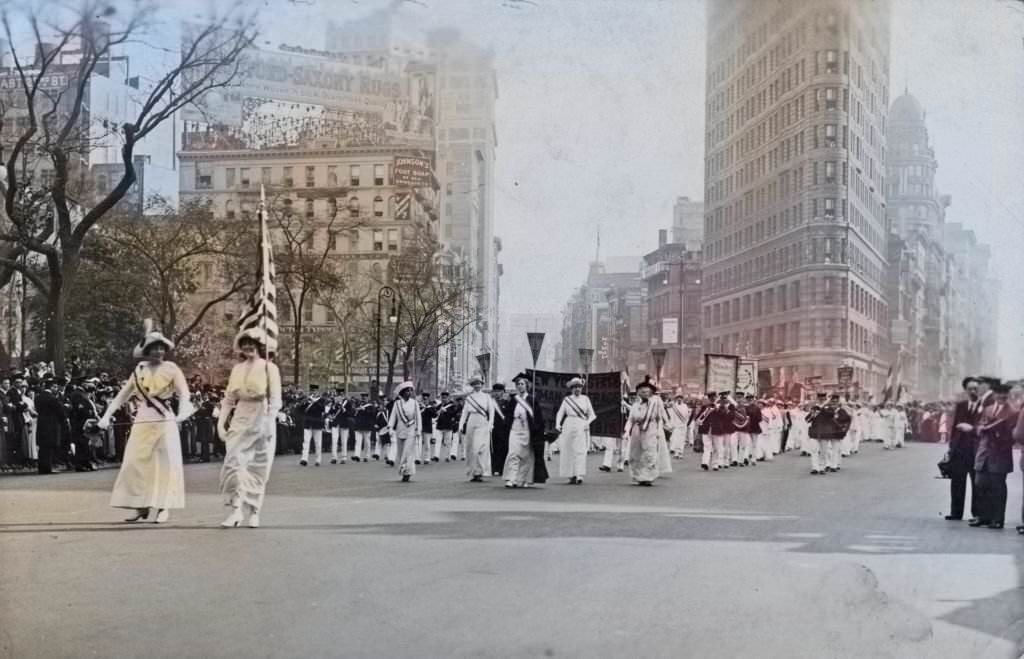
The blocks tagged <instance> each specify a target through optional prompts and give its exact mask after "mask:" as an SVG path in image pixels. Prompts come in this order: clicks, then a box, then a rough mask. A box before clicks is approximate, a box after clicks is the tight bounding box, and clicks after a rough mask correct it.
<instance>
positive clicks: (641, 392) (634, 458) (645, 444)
mask: <svg viewBox="0 0 1024 659" xmlns="http://www.w3.org/2000/svg"><path fill="white" fill-rule="evenodd" d="M636 389H637V396H638V397H639V400H638V401H637V402H636V403H634V404H633V406H632V407H631V408H630V410H629V416H628V417H627V418H626V428H625V430H624V431H623V435H625V436H626V437H627V438H628V440H629V475H630V477H631V478H632V479H633V483H635V484H636V485H641V486H646V487H650V486H651V485H653V484H654V481H655V480H657V478H658V475H659V473H660V470H659V462H658V451H659V444H663V443H664V439H663V435H662V433H661V432H660V427H661V425H662V423H663V421H664V416H663V415H664V406H663V404H662V401H661V398H659V397H658V396H656V395H655V394H656V393H657V388H656V387H655V386H654V383H652V382H650V381H649V380H645V381H644V382H641V383H640V384H638V385H637V388H636Z"/></svg>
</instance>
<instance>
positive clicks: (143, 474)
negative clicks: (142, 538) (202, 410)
mask: <svg viewBox="0 0 1024 659" xmlns="http://www.w3.org/2000/svg"><path fill="white" fill-rule="evenodd" d="M173 348H174V343H172V342H171V340H170V339H168V338H167V337H165V336H164V335H163V334H161V333H160V332H155V331H152V329H151V324H150V323H149V322H148V321H147V323H146V333H145V336H144V337H143V339H142V341H141V342H140V343H139V344H138V345H137V346H136V347H135V351H134V353H133V354H134V356H135V358H136V359H142V360H144V361H142V362H140V363H139V365H138V366H136V367H135V371H134V372H133V373H132V375H131V377H130V378H129V379H128V382H127V383H126V384H125V385H124V387H122V388H121V391H120V392H119V393H118V394H117V396H116V397H115V398H114V400H113V401H111V403H110V405H109V406H107V411H106V412H105V413H104V414H103V418H102V419H100V420H99V422H98V424H97V425H98V426H99V428H100V429H101V430H105V429H107V428H109V427H110V419H111V417H112V416H113V414H114V412H116V411H117V410H119V409H121V408H122V407H123V406H124V405H125V403H127V402H128V401H129V400H131V399H135V400H136V403H137V412H136V414H135V420H134V422H133V424H132V429H131V434H129V436H128V444H127V446H125V450H124V458H123V460H122V461H121V471H120V472H118V474H117V481H116V482H115V483H114V492H113V494H112V495H111V497H110V505H111V506H113V507H114V508H130V509H132V510H134V511H135V515H134V516H132V517H129V518H128V519H126V520H125V521H127V522H140V521H143V520H145V519H147V518H148V517H149V510H150V508H155V509H156V519H155V520H154V521H155V522H156V523H157V524H162V523H164V522H166V521H167V520H168V519H169V516H170V515H169V513H168V511H169V510H170V509H172V508H184V507H185V474H184V471H183V470H182V466H181V440H180V438H179V435H178V424H179V423H181V422H182V421H184V420H185V419H187V418H188V417H189V416H191V414H192V403H191V397H190V396H189V392H188V384H187V383H186V382H185V375H184V374H183V373H182V372H181V369H180V368H178V366H177V364H175V363H174V362H169V361H165V360H164V357H165V355H166V354H167V351H169V350H171V349H173ZM174 397H176V398H177V405H178V412H177V414H175V412H174V410H173V405H172V398H174Z"/></svg>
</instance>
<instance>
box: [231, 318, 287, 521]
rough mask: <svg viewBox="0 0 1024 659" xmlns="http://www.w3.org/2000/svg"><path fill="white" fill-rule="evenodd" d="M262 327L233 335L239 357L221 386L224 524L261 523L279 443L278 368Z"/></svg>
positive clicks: (279, 375) (279, 385) (279, 376)
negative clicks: (269, 355) (268, 353)
mask: <svg viewBox="0 0 1024 659" xmlns="http://www.w3.org/2000/svg"><path fill="white" fill-rule="evenodd" d="M263 336H264V334H263V330H261V329H259V328H251V329H249V330H245V331H243V332H242V333H241V334H239V335H238V337H237V338H236V339H235V349H236V350H238V351H239V352H240V353H241V354H242V358H243V361H242V362H241V363H239V364H235V367H234V368H232V369H231V377H229V378H228V386H227V388H226V389H225V390H224V399H223V401H222V402H221V409H220V414H219V416H218V419H217V430H218V432H219V433H220V436H221V437H223V438H224V446H225V447H226V455H225V456H224V465H223V466H222V467H221V470H220V491H221V494H223V495H224V505H225V506H227V507H228V516H227V518H226V519H225V520H224V521H223V522H221V526H222V527H224V528H234V527H237V526H238V525H239V524H241V523H242V522H243V521H246V523H247V524H248V525H249V527H250V528H254V529H255V528H259V525H260V511H261V510H262V509H263V497H264V495H265V494H266V491H267V480H268V479H269V478H270V468H271V467H272V466H273V465H274V452H275V450H276V448H277V413H278V412H279V411H280V410H281V374H280V372H279V371H278V368H277V364H274V363H273V362H270V361H268V360H267V359H266V348H265V346H266V341H265V339H264V338H263Z"/></svg>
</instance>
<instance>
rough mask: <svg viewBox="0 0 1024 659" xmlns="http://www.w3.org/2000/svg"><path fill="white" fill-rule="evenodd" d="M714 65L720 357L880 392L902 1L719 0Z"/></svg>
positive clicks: (710, 323) (708, 160)
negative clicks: (892, 96)
mask: <svg viewBox="0 0 1024 659" xmlns="http://www.w3.org/2000/svg"><path fill="white" fill-rule="evenodd" d="M707 65H708V69H707V107H706V115H707V124H706V136H705V137H706V148H705V154H706V155H705V179H706V184H705V188H706V189H705V202H704V203H705V235H704V283H703V285H704V303H703V314H704V318H703V320H704V323H703V330H704V349H705V352H712V353H727V354H739V355H742V356H747V357H751V358H754V359H757V360H758V363H759V368H761V369H768V370H770V372H771V376H772V382H773V384H775V385H784V384H789V383H792V382H807V381H808V378H812V377H813V378H820V379H821V381H822V382H824V383H829V382H836V381H837V378H838V375H837V370H836V369H837V367H840V366H850V367H853V368H854V374H853V381H854V382H857V383H859V385H860V387H861V389H866V390H869V391H874V392H877V391H879V390H880V389H881V387H882V384H883V381H884V379H885V375H886V370H887V368H888V366H889V364H888V358H887V357H888V349H887V348H888V346H887V342H888V341H887V334H888V323H887V313H888V312H887V305H886V302H885V274H886V237H887V234H888V231H887V229H886V220H885V203H884V202H885V199H884V176H885V133H886V112H887V108H888V105H889V102H888V96H889V91H888V69H889V7H888V4H887V2H886V1H885V0H877V1H874V2H854V3H850V2H838V1H824V0H823V1H821V2H804V1H801V0H780V1H777V2H763V1H761V0H724V1H719V2H714V3H710V4H709V13H708V57H707Z"/></svg>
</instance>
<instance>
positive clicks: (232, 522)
mask: <svg viewBox="0 0 1024 659" xmlns="http://www.w3.org/2000/svg"><path fill="white" fill-rule="evenodd" d="M241 523H242V511H241V510H239V509H238V508H232V509H231V514H230V515H228V516H227V518H225V519H224V521H223V522H221V523H220V526H221V528H224V529H233V528H235V527H237V526H238V525H239V524H241Z"/></svg>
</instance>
